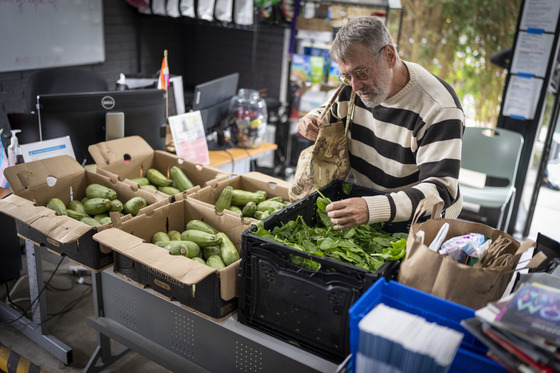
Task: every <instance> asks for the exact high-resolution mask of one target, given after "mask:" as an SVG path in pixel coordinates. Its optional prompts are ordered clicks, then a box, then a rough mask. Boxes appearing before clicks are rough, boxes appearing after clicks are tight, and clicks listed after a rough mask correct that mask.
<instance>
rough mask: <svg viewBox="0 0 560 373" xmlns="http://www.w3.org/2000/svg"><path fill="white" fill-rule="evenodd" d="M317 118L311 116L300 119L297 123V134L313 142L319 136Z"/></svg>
mask: <svg viewBox="0 0 560 373" xmlns="http://www.w3.org/2000/svg"><path fill="white" fill-rule="evenodd" d="M317 119H318V118H317V117H316V116H314V115H311V114H307V115H306V116H304V117H302V118H300V120H299V122H298V132H299V133H300V135H302V136H303V137H305V138H306V139H308V140H311V141H315V140H317V136H318V135H319V123H318V122H317Z"/></svg>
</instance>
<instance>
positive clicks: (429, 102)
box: [298, 16, 464, 229]
mask: <svg viewBox="0 0 560 373" xmlns="http://www.w3.org/2000/svg"><path fill="white" fill-rule="evenodd" d="M330 52H331V57H332V58H333V60H335V61H337V63H338V65H339V67H340V72H341V75H340V81H341V82H342V83H343V84H345V87H344V88H343V89H342V91H341V92H340V94H339V96H338V97H337V99H336V101H335V103H334V105H333V106H332V108H331V110H330V112H329V113H327V119H326V120H325V122H327V121H328V122H327V123H335V122H337V121H339V120H340V118H345V117H346V115H347V113H346V111H347V110H348V107H349V106H350V105H349V100H350V97H351V93H352V90H354V91H355V92H356V94H357V97H356V100H355V103H354V105H355V106H354V113H353V115H352V121H351V124H350V127H349V130H348V152H349V157H350V165H351V168H352V170H351V172H352V174H353V176H354V179H355V181H356V182H357V183H358V184H359V185H362V186H366V187H369V188H373V189H375V190H377V191H380V192H382V194H380V195H375V196H365V197H361V198H348V199H343V200H340V201H335V202H333V203H331V204H329V205H328V206H327V212H328V214H329V217H330V218H331V220H332V222H333V223H334V224H335V228H334V229H343V228H348V227H351V226H354V225H358V224H372V223H376V222H391V221H395V222H397V221H407V220H410V219H411V218H412V215H413V214H414V211H415V210H416V207H417V206H418V203H419V202H420V201H421V200H422V199H424V198H425V197H427V196H430V195H437V196H439V197H440V198H441V199H442V200H443V201H444V208H445V209H446V217H448V218H456V217H457V216H458V215H459V212H460V211H461V206H462V198H461V195H460V192H459V185H458V178H459V169H460V163H461V141H462V135H463V129H464V124H463V123H464V113H463V108H462V106H461V102H460V101H459V99H458V97H457V94H456V93H455V91H454V90H453V88H452V87H451V86H450V85H449V84H447V83H446V82H444V81H443V80H441V79H440V78H438V77H437V76H435V75H433V74H431V73H430V72H428V71H427V70H426V69H424V68H423V67H421V66H420V65H418V64H415V63H412V62H408V61H403V60H401V59H400V57H399V55H398V52H397V50H396V47H395V45H394V43H393V40H392V38H391V36H390V34H389V31H388V30H387V28H386V27H385V24H384V23H383V22H382V21H381V20H380V19H379V18H377V17H373V16H364V17H356V18H352V19H351V20H350V21H349V22H348V23H347V24H346V25H344V26H343V27H342V28H341V29H340V30H339V31H338V32H337V34H336V37H335V40H334V41H333V43H332V45H331V49H330ZM325 106H326V105H323V106H322V107H319V108H317V109H314V110H312V111H311V112H310V113H309V114H307V115H306V116H304V117H303V118H301V119H300V120H299V123H298V131H299V133H300V134H301V135H302V136H304V137H305V138H307V139H309V140H312V141H315V140H316V139H317V135H318V132H319V131H320V130H321V129H322V128H323V126H324V123H318V118H319V116H320V114H321V113H322V111H323V108H324V107H325ZM343 122H345V120H343Z"/></svg>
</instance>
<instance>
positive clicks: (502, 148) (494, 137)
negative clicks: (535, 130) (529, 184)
mask: <svg viewBox="0 0 560 373" xmlns="http://www.w3.org/2000/svg"><path fill="white" fill-rule="evenodd" d="M462 146H463V147H462V152H461V153H462V155H461V168H464V169H467V170H472V171H477V172H482V173H484V174H486V175H488V176H489V177H492V178H498V179H505V180H508V181H509V185H512V184H514V183H515V176H516V175H517V167H518V165H519V159H520V157H521V150H522V148H523V136H522V135H521V134H520V133H518V132H514V131H511V130H507V129H504V128H482V127H465V133H464V134H463V145H462Z"/></svg>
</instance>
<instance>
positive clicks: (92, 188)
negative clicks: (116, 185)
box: [86, 183, 117, 199]
mask: <svg viewBox="0 0 560 373" xmlns="http://www.w3.org/2000/svg"><path fill="white" fill-rule="evenodd" d="M86 197H88V198H106V199H115V198H117V192H116V191H115V190H114V189H111V188H108V187H106V186H104V185H101V184H95V183H94V184H89V185H88V186H87V187H86Z"/></svg>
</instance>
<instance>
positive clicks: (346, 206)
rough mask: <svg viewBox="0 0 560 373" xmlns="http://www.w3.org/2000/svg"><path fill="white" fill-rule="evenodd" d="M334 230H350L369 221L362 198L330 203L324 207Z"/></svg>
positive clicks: (365, 204) (367, 211)
mask: <svg viewBox="0 0 560 373" xmlns="http://www.w3.org/2000/svg"><path fill="white" fill-rule="evenodd" d="M326 210H327V213H328V215H329V218H331V221H332V222H333V223H334V224H335V226H334V228H333V229H334V230H339V229H344V228H350V227H353V226H355V225H360V224H366V223H367V222H368V221H369V210H368V207H367V203H366V201H365V200H364V199H363V198H359V197H357V198H348V199H343V200H340V201H336V202H333V203H330V204H329V205H327V207H326Z"/></svg>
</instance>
